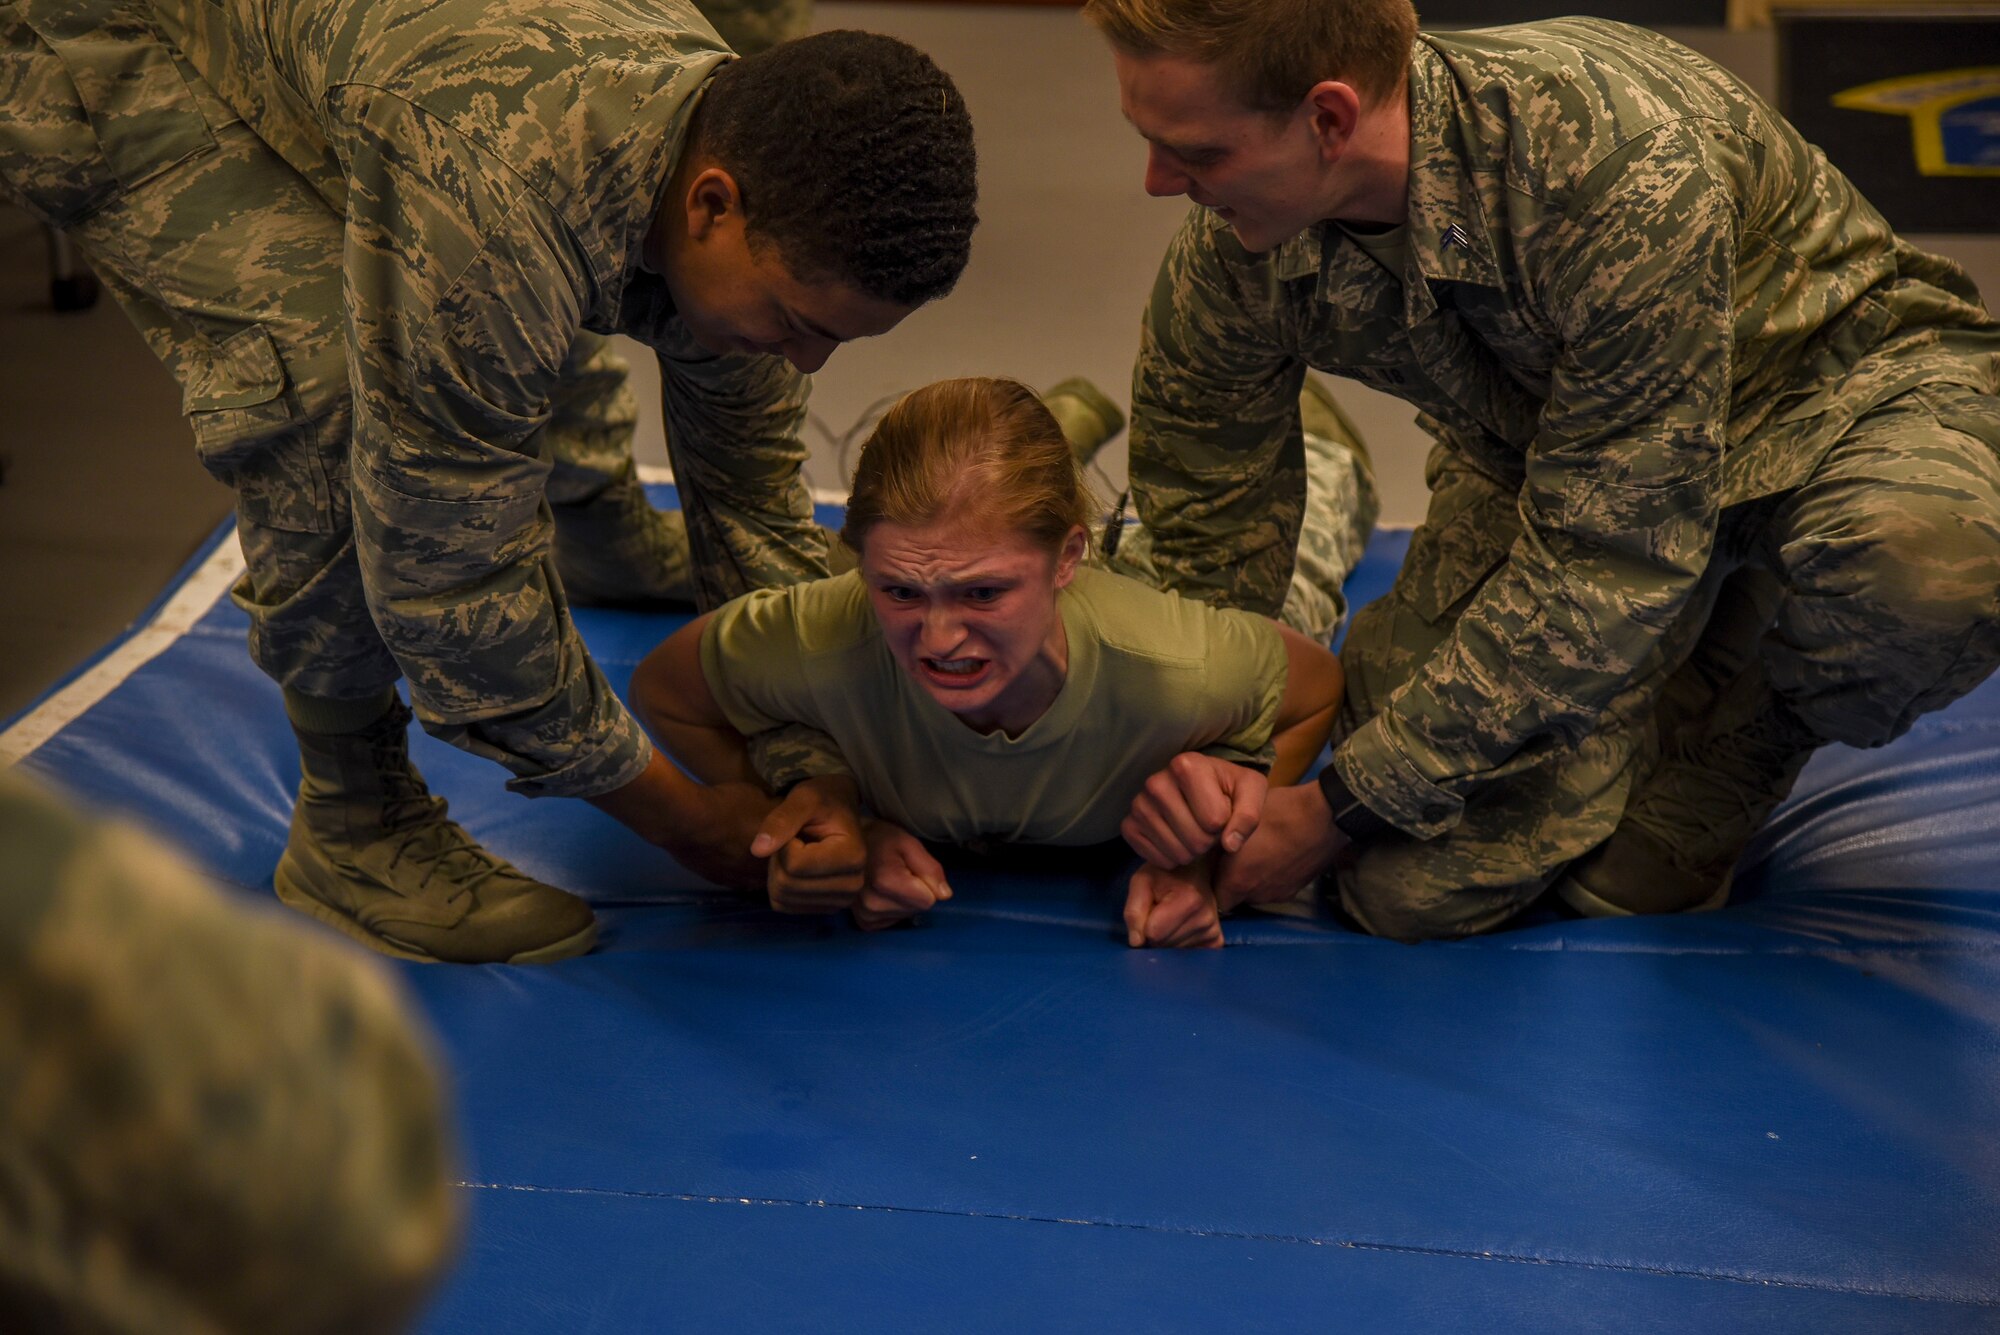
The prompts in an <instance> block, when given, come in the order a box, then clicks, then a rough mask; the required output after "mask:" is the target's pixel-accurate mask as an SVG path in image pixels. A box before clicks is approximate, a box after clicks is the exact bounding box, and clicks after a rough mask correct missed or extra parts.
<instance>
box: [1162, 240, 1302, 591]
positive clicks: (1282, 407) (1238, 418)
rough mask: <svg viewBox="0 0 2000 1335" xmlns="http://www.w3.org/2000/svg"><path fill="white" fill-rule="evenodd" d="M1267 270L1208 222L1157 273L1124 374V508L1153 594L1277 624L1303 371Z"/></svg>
mask: <svg viewBox="0 0 2000 1335" xmlns="http://www.w3.org/2000/svg"><path fill="white" fill-rule="evenodd" d="M1287 324H1288V320H1287V317H1286V314H1285V311H1284V308H1283V300H1282V294H1281V292H1280V291H1279V288H1278V280H1277V278H1276V277H1275V276H1274V275H1273V274H1272V272H1271V266H1270V265H1268V264H1259V263H1257V262H1256V261H1255V260H1254V259H1253V258H1252V257H1250V256H1247V255H1246V254H1245V253H1244V252H1243V250H1242V247H1241V246H1239V245H1238V244H1237V243H1236V240H1235V238H1234V236H1232V235H1231V234H1230V233H1229V230H1228V228H1227V227H1225V226H1223V225H1222V224H1221V223H1220V222H1219V221H1218V220H1216V219H1215V218H1214V217H1213V216H1212V215H1210V214H1209V213H1208V211H1207V210H1206V209H1196V210H1194V211H1193V212H1192V213H1190V214H1189V216H1188V220H1187V222H1186V223H1184V224H1183V225H1182V227H1181V230H1180V233H1179V234H1178V235H1177V236H1176V237H1175V238H1174V241H1173V244H1172V245H1171V246H1170V247H1169V248H1168V250H1167V256H1166V259H1165V260H1163V261H1162V262H1161V264H1160V273H1159V277H1158V278H1157V279H1156V280H1155V282H1154V284H1153V296H1152V300H1151V302H1150V304H1149V305H1148V306H1147V309H1146V316H1145V320H1144V323H1143V325H1142V327H1141V333H1140V344H1139V360H1138V364H1137V366H1136V368H1135V369H1134V370H1133V373H1132V443H1131V478H1132V498H1133V500H1134V502H1135V503H1136V504H1137V507H1138V511H1139V518H1140V520H1141V522H1142V523H1144V525H1145V526H1146V529H1147V531H1148V532H1149V533H1150V534H1151V535H1152V539H1153V553H1152V555H1153V563H1154V566H1155V567H1156V569H1157V570H1158V572H1159V576H1160V580H1161V582H1162V584H1163V585H1164V586H1165V587H1167V588H1170V589H1173V590H1175V591H1176V592H1179V593H1184V594H1186V595H1188V596H1189V597H1192V598H1200V599H1202V600H1204V601H1206V602H1212V603H1221V604H1224V605H1226V606H1230V607H1241V608H1245V609H1247V610H1250V611H1253V612H1260V613H1262V614H1264V615H1266V616H1276V615H1277V614H1278V610H1279V609H1280V608H1281V607H1282V606H1284V602H1285V594H1286V591H1287V589H1288V587H1289V586H1290V584H1291V579H1292V566H1293V563H1294V560H1295V558H1296V554H1297V550H1298V542H1299V527H1300V524H1301V523H1302V522H1303V518H1304V514H1305V496H1306V465H1305V447H1304V443H1303V440H1302V438H1301V436H1300V432H1299V414H1298V396H1299V386H1300V385H1301V384H1302V383H1303V382H1304V379H1305V363H1304V362H1303V361H1301V360H1300V359H1299V358H1298V357H1297V356H1296V355H1295V354H1294V353H1293V352H1292V351H1291V350H1290V348H1289V347H1288V346H1287V340H1286V339H1285V337H1284V333H1283V331H1284V329H1285V328H1286V326H1287Z"/></svg>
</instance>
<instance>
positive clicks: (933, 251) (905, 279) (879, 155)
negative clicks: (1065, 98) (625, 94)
mask: <svg viewBox="0 0 2000 1335" xmlns="http://www.w3.org/2000/svg"><path fill="white" fill-rule="evenodd" d="M693 149H694V151H696V152H700V153H705V154H708V155H710V156H713V157H714V158H715V160H716V161H717V162H718V163H720V164H721V166H722V168H723V169H724V170H725V171H727V172H728V173H729V174H730V175H731V176H732V177H734V178H735V181H736V188H737V190H738V192H739V193H740V194H741V196H742V200H743V220H744V225H745V227H746V228H747V229H748V232H749V235H750V237H751V239H752V241H753V242H763V243H768V244H771V245H774V246H776V247H777V250H778V254H779V255H780V256H781V257H782V258H783V260H784V262H785V264H786V267H787V268H789V269H790V270H791V271H792V273H793V274H794V276H796V277H799V278H803V279H807V280H819V281H825V280H828V279H837V280H844V281H846V282H848V283H851V284H853V285H854V286H855V287H856V288H858V289H860V290H861V291H862V292H864V293H866V294H868V295H869V296H873V297H876V298H879V299H881V300H885V301H892V302H895V303H896V304H898V305H901V306H919V305H922V304H923V303H924V302H927V301H933V300H935V299H936V298H938V297H941V296H943V295H944V294H945V293H947V292H949V291H951V289H952V285H953V284H955V283H956V282H958V276H959V274H961V273H963V272H964V271H965V262H966V259H967V258H968V256H969V255H970V254H971V251H972V229H973V227H974V226H975V225H977V224H978V222H979V214H978V211H977V209H976V208H975V205H976V204H977V202H978V198H979V187H978V181H977V179H976V178H977V173H976V171H975V166H976V163H975V155H974V152H973V146H972V118H971V117H970V116H968V115H967V114H966V110H965V99H964V98H962V97H960V96H959V93H958V87H957V85H955V84H953V83H952V81H951V77H950V76H949V75H947V74H946V73H945V72H944V71H943V70H941V69H939V68H938V67H937V65H936V64H935V63H933V62H932V60H931V58H930V57H929V56H927V55H925V54H924V53H923V52H921V51H919V50H917V49H916V48H915V47H913V46H911V45H909V44H908V43H907V42H900V41H897V40H896V39H895V38H893V37H884V36H882V35H880V34H878V33H868V32H852V31H838V32H822V33H815V34H813V35H812V36H810V37H800V38H798V39H796V40H794V41H790V42H783V43H780V44H779V45H777V46H774V47H772V48H771V49H770V50H768V51H760V52H758V53H757V54H756V55H754V56H746V57H744V58H743V59H741V60H736V61H731V62H730V63H729V64H726V65H724V66H723V67H722V68H721V69H720V70H718V71H717V72H716V75H715V77H714V79H713V80H711V81H710V83H709V86H708V91H707V93H706V94H705V95H704V96H703V98H702V103H701V107H700V109H699V111H698V112H697V114H696V119H695V124H694V131H693Z"/></svg>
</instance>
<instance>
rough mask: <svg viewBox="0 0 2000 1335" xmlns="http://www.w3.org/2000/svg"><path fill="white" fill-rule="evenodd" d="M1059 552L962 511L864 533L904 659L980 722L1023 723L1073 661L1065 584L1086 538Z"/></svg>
mask: <svg viewBox="0 0 2000 1335" xmlns="http://www.w3.org/2000/svg"><path fill="white" fill-rule="evenodd" d="M1085 541H1086V540H1085V537H1084V533H1083V530H1082V529H1080V528H1079V529H1076V530H1074V531H1073V532H1072V533H1071V535H1070V537H1069V538H1068V539H1067V540H1065V542H1064V544H1063V546H1062V548H1061V549H1060V550H1058V551H1053V552H1052V551H1050V550H1049V549H1048V548H1047V547H1046V546H1045V545H1043V544H1042V543H1040V542H1038V541H1037V540H1035V539H1034V538H1032V537H1030V536H1028V535H1027V534H1024V533H1022V532H1020V531H1018V530H1015V529H1012V528H1009V527H1006V526H1004V525H996V524H992V523H989V522H987V521H985V520H983V519H981V518H979V517H977V516H973V515H968V514H966V513H964V512H963V511H962V510H960V511H958V512H954V513H950V514H947V515H945V516H944V517H943V518H941V519H938V520H935V521H933V522H931V523H928V524H923V525H904V524H896V523H891V522H889V521H886V520H884V521H883V522H881V523H878V524H876V525H875V526H874V527H873V528H872V529H870V530H869V532H868V536H867V538H866V540H865V541H864V542H863V543H862V551H861V563H860V564H861V578H862V580H863V582H864V583H866V585H867V587H868V600H869V604H870V606H871V607H873V609H874V611H875V617H876V619H877V621H879V622H880V623H881V626H882V633H883V636H884V637H885V638H886V640H887V641H888V645H889V650H890V653H891V654H892V655H893V656H894V658H895V660H896V664H897V666H899V667H900V668H902V670H903V671H904V672H906V673H908V674H909V676H910V678H911V680H913V681H915V682H916V683H917V684H918V685H919V686H921V687H923V689H924V690H925V692H926V693H928V694H929V695H930V697H931V699H933V700H935V701H937V703H938V704H940V705H942V706H943V707H944V708H945V709H948V710H950V711H951V712H952V713H954V714H956V715H958V716H959V718H960V719H961V720H963V721H964V722H965V723H966V725H967V726H969V727H971V728H973V729H975V730H977V731H979V732H992V731H994V730H996V729H997V730H1000V731H1003V732H1006V733H1008V734H1010V735H1012V734H1017V733H1019V732H1020V731H1021V730H1022V729H1024V728H1026V727H1027V726H1028V725H1029V724H1031V723H1033V722H1034V721H1035V720H1036V719H1038V718H1040V717H1041V716H1042V715H1043V714H1044V713H1046V712H1047V711H1048V707H1049V706H1050V705H1051V704H1053V703H1054V702H1055V699H1056V696H1057V695H1059V694H1061V692H1062V685H1063V681H1064V680H1065V678H1066V676H1067V672H1068V665H1069V645H1068V640H1067V637H1066V635H1065V632H1064V629H1063V622H1062V614H1061V611H1060V608H1059V606H1058V603H1057V599H1056V594H1057V591H1058V590H1060V589H1062V588H1064V587H1065V586H1066V585H1068V584H1069V582H1070V581H1071V580H1072V579H1073V578H1075V576H1076V567H1077V562H1078V561H1079V560H1081V558H1082V555H1083V549H1084V545H1085Z"/></svg>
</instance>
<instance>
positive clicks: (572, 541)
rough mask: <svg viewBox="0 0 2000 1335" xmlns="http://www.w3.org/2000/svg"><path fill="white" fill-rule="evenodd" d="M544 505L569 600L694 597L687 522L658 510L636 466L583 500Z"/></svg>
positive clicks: (638, 603)
mask: <svg viewBox="0 0 2000 1335" xmlns="http://www.w3.org/2000/svg"><path fill="white" fill-rule="evenodd" d="M549 510H550V512H551V513H552V514H553V515H554V516H555V521H556V569H557V570H558V571H560V572H561V574H562V582H563V590H564V592H566V593H567V594H568V595H569V596H570V598H571V599H572V600H573V601H575V602H579V603H594V604H598V605H601V606H614V607H654V606H658V605H659V604H661V603H692V602H693V601H694V567H693V563H692V561H691V560H690V559H689V555H688V534H687V520H686V518H685V517H684V516H683V515H682V514H681V512H680V511H679V510H658V509H655V508H654V507H653V503H652V502H651V501H649V500H647V499H646V488H645V487H644V486H643V485H642V484H641V483H640V481H639V474H638V471H637V470H636V469H635V468H633V467H631V466H629V465H628V466H627V467H626V469H625V471H624V472H623V473H622V474H620V475H619V477H618V480H617V481H615V482H613V483H612V484H611V485H610V486H608V487H606V488H605V489H604V490H603V491H601V492H599V493H597V495H595V496H593V497H591V498H590V499H589V500H587V501H578V502H576V503H575V504H570V505H552V506H550V507H549Z"/></svg>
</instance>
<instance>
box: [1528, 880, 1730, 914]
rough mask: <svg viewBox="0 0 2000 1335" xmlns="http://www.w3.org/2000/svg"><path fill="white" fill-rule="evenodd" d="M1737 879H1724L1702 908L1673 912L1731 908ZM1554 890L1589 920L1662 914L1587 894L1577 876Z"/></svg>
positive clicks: (1697, 905)
mask: <svg viewBox="0 0 2000 1335" xmlns="http://www.w3.org/2000/svg"><path fill="white" fill-rule="evenodd" d="M1735 879H1736V878H1735V877H1734V875H1731V876H1728V877H1725V878H1723V882H1722V885H1721V886H1720V887H1719V888H1718V889H1717V890H1716V892H1715V893H1714V894H1712V895H1710V896H1709V897H1708V898H1707V899H1704V900H1702V901H1701V902H1700V903H1699V904H1690V905H1688V906H1687V907H1686V908H1683V909H1675V910H1673V912H1676V913H1713V912H1714V911H1715V910H1717V909H1719V908H1725V907H1727V906H1728V904H1729V891H1730V887H1731V883H1732V882H1733V881H1734V880H1735ZM1550 889H1552V890H1554V891H1555V892H1556V897H1557V898H1558V899H1560V900H1562V902H1563V903H1565V904H1567V905H1569V906H1570V907H1571V908H1572V909H1575V910H1576V911H1577V912H1578V913H1580V914H1582V915H1583V916H1584V917H1586V918H1635V917H1642V916H1644V917H1651V916H1653V915H1654V914H1656V913H1658V912H1659V911H1658V910H1638V909H1628V908H1626V907H1625V906H1624V905H1622V904H1614V903H1612V902H1611V901H1610V900H1608V899H1605V898H1604V897H1603V896H1601V895H1598V894H1595V893H1593V892H1592V891H1590V890H1586V889H1585V888H1584V886H1583V883H1582V882H1581V881H1579V880H1577V879H1576V878H1575V877H1574V876H1568V875H1565V876H1560V877H1558V878H1557V879H1556V882H1555V884H1554V885H1553V886H1551V887H1550Z"/></svg>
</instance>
